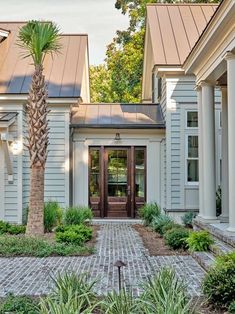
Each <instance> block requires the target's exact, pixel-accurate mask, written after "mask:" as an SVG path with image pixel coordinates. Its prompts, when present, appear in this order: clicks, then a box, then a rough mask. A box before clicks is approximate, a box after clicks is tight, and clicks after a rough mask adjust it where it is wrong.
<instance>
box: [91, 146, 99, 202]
mask: <svg viewBox="0 0 235 314" xmlns="http://www.w3.org/2000/svg"><path fill="white" fill-rule="evenodd" d="M90 159H91V166H90V196H91V197H95V196H99V195H100V189H99V182H100V152H99V150H98V149H92V150H91V151H90Z"/></svg>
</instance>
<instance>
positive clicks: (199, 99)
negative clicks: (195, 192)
mask: <svg viewBox="0 0 235 314" xmlns="http://www.w3.org/2000/svg"><path fill="white" fill-rule="evenodd" d="M196 91H197V105H198V140H199V215H198V217H199V218H202V217H203V216H204V195H203V194H204V188H203V129H202V125H203V122H202V119H203V116H202V88H201V86H200V85H197V87H196Z"/></svg>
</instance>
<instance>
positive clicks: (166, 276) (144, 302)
mask: <svg viewBox="0 0 235 314" xmlns="http://www.w3.org/2000/svg"><path fill="white" fill-rule="evenodd" d="M142 288H143V291H144V292H143V294H142V295H141V298H140V307H141V309H142V311H141V313H143V314H147V313H149V314H150V313H170V314H186V313H187V314H189V313H192V312H191V311H190V301H189V299H188V297H187V289H186V285H185V283H184V282H182V281H180V280H179V279H178V278H177V277H176V274H175V271H174V270H173V269H169V268H163V269H161V270H160V272H159V273H158V274H156V275H155V276H154V277H153V278H149V280H148V282H146V283H144V284H143V285H142Z"/></svg>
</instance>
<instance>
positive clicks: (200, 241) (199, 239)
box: [187, 230, 214, 252]
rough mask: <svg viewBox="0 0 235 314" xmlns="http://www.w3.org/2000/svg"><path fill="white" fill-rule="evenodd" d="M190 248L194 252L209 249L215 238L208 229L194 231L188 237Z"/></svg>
mask: <svg viewBox="0 0 235 314" xmlns="http://www.w3.org/2000/svg"><path fill="white" fill-rule="evenodd" d="M187 243H188V247H189V250H190V251H192V252H195V251H198V252H203V251H209V249H210V245H212V244H213V243H214V240H213V238H212V237H211V235H210V234H209V232H207V231H204V230H202V231H193V232H191V233H190V234H189V237H188V239H187Z"/></svg>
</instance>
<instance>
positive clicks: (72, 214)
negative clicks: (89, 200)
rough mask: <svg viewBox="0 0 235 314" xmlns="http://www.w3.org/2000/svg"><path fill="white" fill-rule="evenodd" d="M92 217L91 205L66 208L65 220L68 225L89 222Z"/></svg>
mask: <svg viewBox="0 0 235 314" xmlns="http://www.w3.org/2000/svg"><path fill="white" fill-rule="evenodd" d="M92 218H93V213H92V210H91V209H90V208H89V207H83V206H77V207H70V208H68V209H66V210H65V213H64V220H63V222H64V224H65V225H67V226H69V225H80V224H85V223H89V222H90V221H91V219H92Z"/></svg>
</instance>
